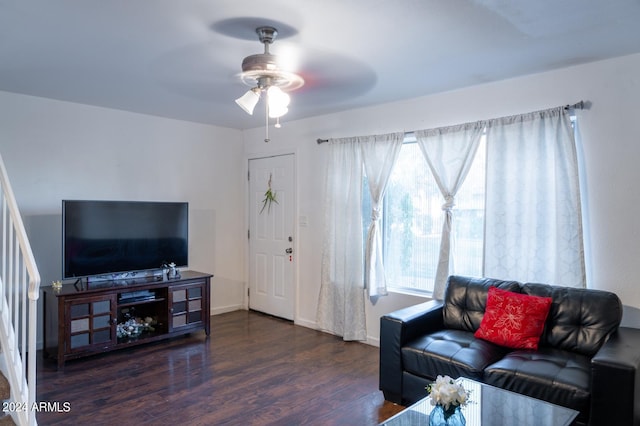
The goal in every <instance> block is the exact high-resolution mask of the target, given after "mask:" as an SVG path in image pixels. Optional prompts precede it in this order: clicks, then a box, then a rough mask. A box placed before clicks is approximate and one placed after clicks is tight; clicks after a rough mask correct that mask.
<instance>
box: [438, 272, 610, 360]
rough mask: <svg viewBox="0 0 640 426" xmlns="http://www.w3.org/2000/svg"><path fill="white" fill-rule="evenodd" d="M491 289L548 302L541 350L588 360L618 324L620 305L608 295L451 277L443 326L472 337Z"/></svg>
mask: <svg viewBox="0 0 640 426" xmlns="http://www.w3.org/2000/svg"><path fill="white" fill-rule="evenodd" d="M490 287H498V288H500V289H503V290H507V291H513V292H515V293H524V294H529V295H532V296H544V297H551V298H552V299H553V302H552V304H551V309H550V310H549V315H548V317H547V321H546V324H545V329H544V332H543V333H542V336H541V338H540V346H551V347H554V348H559V349H564V350H569V351H573V352H577V353H581V354H584V355H588V356H593V355H594V354H595V353H596V352H597V351H598V349H599V348H600V346H602V344H603V343H604V342H605V341H606V340H607V339H608V338H609V336H610V335H611V334H612V333H613V332H614V331H615V330H617V328H618V326H619V325H620V321H621V320H622V303H621V302H620V299H619V298H618V296H617V295H616V294H614V293H611V292H608V291H601V290H589V289H578V288H570V287H560V286H552V285H548V284H534V283H527V284H521V283H519V282H517V281H503V280H497V279H493V278H472V277H463V276H459V275H452V276H450V277H449V279H448V282H447V288H446V290H445V295H444V306H443V320H444V326H445V327H446V328H449V329H455V330H464V331H470V332H475V331H476V330H477V329H478V328H479V327H480V322H481V321H482V317H483V315H484V311H485V307H486V304H487V293H488V291H489V288H490Z"/></svg>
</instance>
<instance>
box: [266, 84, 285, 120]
mask: <svg viewBox="0 0 640 426" xmlns="http://www.w3.org/2000/svg"><path fill="white" fill-rule="evenodd" d="M267 101H268V102H269V117H270V118H278V117H282V116H283V115H285V114H286V113H287V112H289V108H287V107H288V106H289V102H291V97H290V96H289V95H288V94H286V93H285V92H283V91H282V89H280V88H279V87H278V86H271V87H269V88H268V89H267Z"/></svg>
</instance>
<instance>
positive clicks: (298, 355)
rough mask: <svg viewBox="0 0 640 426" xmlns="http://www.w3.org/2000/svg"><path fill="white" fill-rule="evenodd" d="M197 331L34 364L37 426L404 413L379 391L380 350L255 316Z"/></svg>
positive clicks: (294, 421)
mask: <svg viewBox="0 0 640 426" xmlns="http://www.w3.org/2000/svg"><path fill="white" fill-rule="evenodd" d="M211 320H212V322H211V336H210V337H209V338H208V339H207V338H206V336H205V335H204V333H203V332H198V333H193V334H192V335H190V336H187V337H182V338H177V339H172V340H167V341H163V342H157V343H152V344H149V345H143V346H139V347H137V348H130V349H125V350H121V351H115V352H111V353H109V354H105V355H98V356H94V357H90V358H86V359H81V360H75V361H69V362H67V364H66V367H65V369H64V371H56V368H55V362H54V361H52V360H43V359H42V356H40V357H39V360H40V361H39V363H40V364H39V368H38V386H37V389H38V390H37V393H38V395H37V399H38V401H47V402H56V401H57V402H61V403H63V402H68V403H69V407H70V410H69V411H68V412H66V413H65V412H59V413H56V412H41V413H38V415H37V420H38V423H39V424H40V425H62V424H73V425H122V426H124V425H132V424H136V425H139V424H145V425H373V424H377V423H378V422H380V421H382V420H385V419H386V418H388V417H390V416H392V415H393V414H395V413H396V412H398V411H399V410H401V409H402V407H399V406H397V405H394V404H391V403H388V402H385V401H384V398H383V396H382V393H381V392H380V391H379V390H378V356H379V355H378V348H375V347H372V346H369V345H365V344H362V343H355V342H343V341H342V340H341V339H339V338H337V337H335V336H331V335H328V334H326V333H321V332H318V331H315V330H311V329H308V328H305V327H300V326H295V325H293V324H292V323H291V322H288V321H284V320H280V319H276V318H272V317H270V316H266V315H262V314H259V313H255V312H247V311H237V312H231V313H228V314H223V315H216V316H213V317H211Z"/></svg>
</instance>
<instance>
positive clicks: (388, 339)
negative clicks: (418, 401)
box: [380, 300, 444, 404]
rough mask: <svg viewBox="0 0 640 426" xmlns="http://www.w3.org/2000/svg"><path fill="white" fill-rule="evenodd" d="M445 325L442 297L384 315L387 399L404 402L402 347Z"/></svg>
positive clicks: (383, 383) (382, 376)
mask: <svg viewBox="0 0 640 426" xmlns="http://www.w3.org/2000/svg"><path fill="white" fill-rule="evenodd" d="M443 327H444V325H443V319H442V301H440V300H432V301H430V302H425V303H421V304H419V305H415V306H411V307H408V308H404V309H400V310H398V311H395V312H392V313H390V314H387V315H384V316H382V317H381V318H380V390H381V391H382V392H383V393H384V397H385V399H386V400H388V401H391V402H395V403H396V404H401V403H402V374H403V370H404V369H403V368H402V351H401V349H402V347H403V346H404V345H405V344H406V343H407V342H409V341H411V340H413V339H415V338H417V337H419V336H422V335H424V334H427V333H430V332H433V331H437V330H441V329H442V328H443Z"/></svg>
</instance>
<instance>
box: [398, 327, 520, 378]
mask: <svg viewBox="0 0 640 426" xmlns="http://www.w3.org/2000/svg"><path fill="white" fill-rule="evenodd" d="M507 352H508V349H506V348H504V347H502V346H498V345H495V344H493V343H491V342H487V341H485V340H481V339H476V338H475V337H474V336H473V333H472V332H470V331H463V330H441V331H437V332H435V333H431V334H427V335H424V336H421V337H420V338H418V339H416V340H413V341H411V342H409V343H408V344H407V345H405V346H404V347H403V348H402V364H403V365H404V369H405V370H406V371H408V372H410V373H412V374H415V375H418V376H421V377H425V378H427V379H429V380H435V379H436V377H437V376H438V375H439V374H440V375H448V376H451V377H453V378H458V377H461V376H462V377H467V378H469V379H476V380H480V381H481V380H482V376H483V370H484V369H485V367H486V366H487V365H489V364H493V363H494V362H496V361H497V360H499V359H500V358H502V357H503V356H504V354H505V353H507Z"/></svg>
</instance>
